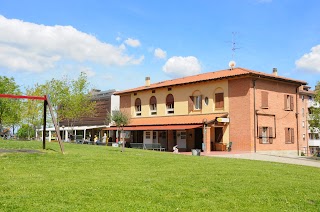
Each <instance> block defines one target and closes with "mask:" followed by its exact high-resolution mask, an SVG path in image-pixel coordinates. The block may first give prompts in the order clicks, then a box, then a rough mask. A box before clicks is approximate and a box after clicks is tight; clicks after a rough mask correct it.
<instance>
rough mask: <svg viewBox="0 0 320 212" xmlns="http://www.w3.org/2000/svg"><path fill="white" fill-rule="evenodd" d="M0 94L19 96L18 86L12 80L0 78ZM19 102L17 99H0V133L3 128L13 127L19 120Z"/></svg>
mask: <svg viewBox="0 0 320 212" xmlns="http://www.w3.org/2000/svg"><path fill="white" fill-rule="evenodd" d="M0 93H1V94H13V95H21V92H20V89H19V86H18V85H17V84H16V82H15V81H14V79H13V78H8V77H5V76H0ZM20 105H21V101H20V100H19V99H11V98H0V131H2V128H3V126H13V125H16V124H18V123H19V122H20V119H21V109H20Z"/></svg>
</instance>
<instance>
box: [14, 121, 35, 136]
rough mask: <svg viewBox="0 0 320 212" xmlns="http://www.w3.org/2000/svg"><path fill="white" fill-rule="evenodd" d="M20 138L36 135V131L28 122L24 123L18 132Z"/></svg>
mask: <svg viewBox="0 0 320 212" xmlns="http://www.w3.org/2000/svg"><path fill="white" fill-rule="evenodd" d="M17 136H18V138H23V139H30V138H33V137H34V136H35V131H34V130H33V127H32V126H31V125H28V124H23V125H22V126H21V127H20V128H19V130H18V132H17Z"/></svg>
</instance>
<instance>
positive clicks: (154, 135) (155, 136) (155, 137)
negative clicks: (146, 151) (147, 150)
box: [152, 131, 158, 143]
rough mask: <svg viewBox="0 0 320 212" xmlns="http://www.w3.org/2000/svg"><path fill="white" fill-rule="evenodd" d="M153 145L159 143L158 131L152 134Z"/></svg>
mask: <svg viewBox="0 0 320 212" xmlns="http://www.w3.org/2000/svg"><path fill="white" fill-rule="evenodd" d="M152 143H158V131H153V132H152Z"/></svg>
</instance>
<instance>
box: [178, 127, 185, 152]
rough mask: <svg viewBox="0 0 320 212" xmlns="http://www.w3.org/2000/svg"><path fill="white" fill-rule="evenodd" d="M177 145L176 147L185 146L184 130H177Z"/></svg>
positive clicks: (183, 147)
mask: <svg viewBox="0 0 320 212" xmlns="http://www.w3.org/2000/svg"><path fill="white" fill-rule="evenodd" d="M177 145H178V148H182V149H185V148H187V136H186V131H185V130H184V131H177Z"/></svg>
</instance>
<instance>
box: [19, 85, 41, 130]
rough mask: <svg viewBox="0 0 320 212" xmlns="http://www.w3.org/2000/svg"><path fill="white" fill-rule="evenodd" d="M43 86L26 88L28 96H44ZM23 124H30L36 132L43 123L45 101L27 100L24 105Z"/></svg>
mask: <svg viewBox="0 0 320 212" xmlns="http://www.w3.org/2000/svg"><path fill="white" fill-rule="evenodd" d="M42 87H43V86H41V85H38V84H36V85H35V86H34V87H31V88H30V87H28V88H26V95H28V96H43V93H42V91H43V88H42ZM22 108H23V110H22V111H23V112H22V118H23V122H24V123H27V124H29V125H30V126H31V127H32V129H33V131H34V132H35V131H36V129H37V128H39V127H40V126H41V125H42V123H43V101H39V100H32V99H27V100H25V101H24V102H23V104H22Z"/></svg>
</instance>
